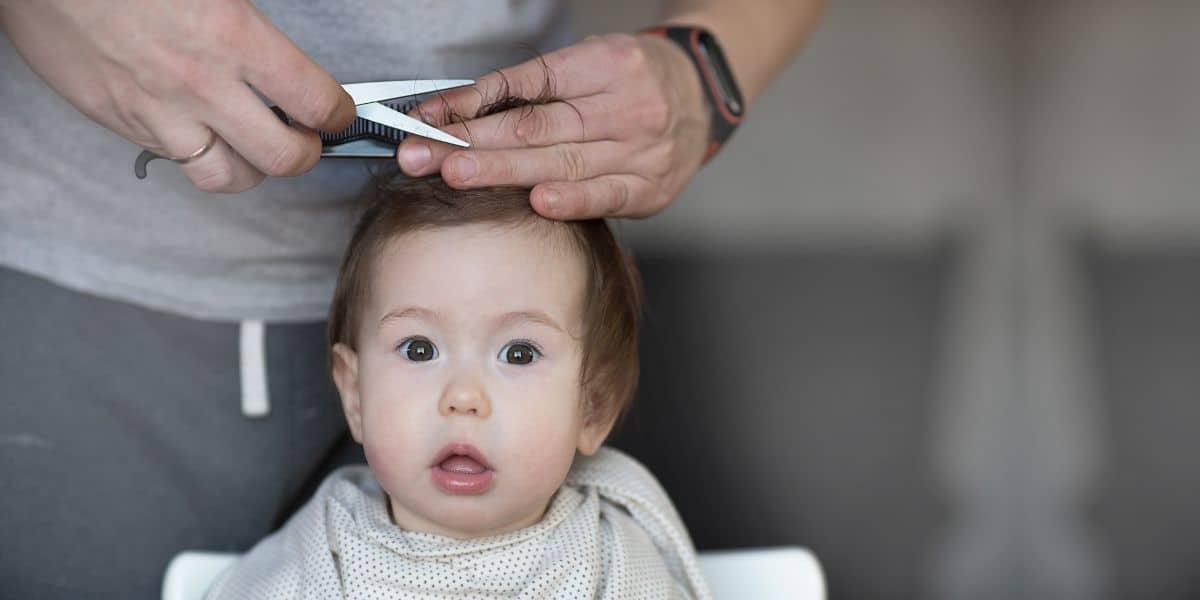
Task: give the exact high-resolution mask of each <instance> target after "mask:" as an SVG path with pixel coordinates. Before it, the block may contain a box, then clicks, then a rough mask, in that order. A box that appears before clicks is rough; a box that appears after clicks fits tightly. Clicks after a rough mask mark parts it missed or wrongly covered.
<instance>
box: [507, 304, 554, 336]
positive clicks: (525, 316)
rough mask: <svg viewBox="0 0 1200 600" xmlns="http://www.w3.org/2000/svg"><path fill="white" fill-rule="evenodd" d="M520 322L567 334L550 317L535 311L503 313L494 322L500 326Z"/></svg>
mask: <svg viewBox="0 0 1200 600" xmlns="http://www.w3.org/2000/svg"><path fill="white" fill-rule="evenodd" d="M521 321H529V322H532V323H540V324H542V325H545V326H547V327H550V328H553V329H557V330H559V331H560V332H562V333H566V332H567V330H566V329H564V328H563V326H562V325H559V324H558V321H555V320H554V319H553V318H552V317H551V316H550V315H548V314H546V313H545V312H542V311H540V310H537V309H530V310H514V311H512V312H509V313H504V314H503V315H500V317H499V318H498V319H496V322H497V323H498V324H500V325H510V324H512V323H519V322H521Z"/></svg>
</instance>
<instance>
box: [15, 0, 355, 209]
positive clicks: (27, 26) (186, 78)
mask: <svg viewBox="0 0 1200 600" xmlns="http://www.w3.org/2000/svg"><path fill="white" fill-rule="evenodd" d="M0 25H2V26H3V27H4V29H5V31H6V32H7V34H8V37H9V39H10V40H11V41H12V43H13V45H14V46H15V47H16V49H17V51H18V52H20V54H21V56H22V57H23V58H24V59H25V61H26V62H27V63H28V64H29V65H30V67H31V68H32V69H33V70H34V71H35V72H36V73H37V74H38V75H39V76H41V77H42V79H44V80H45V81H46V82H47V83H48V84H49V85H50V86H51V87H53V88H54V90H55V91H56V92H58V93H59V95H61V96H63V97H64V98H65V99H66V100H67V101H68V102H70V103H71V104H73V105H74V106H75V107H76V108H78V109H79V110H80V111H81V112H83V113H84V114H86V115H87V116H88V117H91V118H92V119H93V120H95V121H97V122H99V123H100V124H101V125H104V126H105V127H107V128H109V129H111V130H113V131H114V132H116V133H117V134H119V135H121V136H122V137H125V138H127V139H129V140H130V141H132V142H133V143H135V144H137V145H139V146H142V147H144V148H147V149H149V150H152V151H154V152H156V153H158V154H162V155H166V156H187V155H189V154H190V153H192V152H194V151H195V150H197V149H198V148H201V147H202V146H204V144H205V142H207V141H208V139H209V137H210V135H211V133H210V130H211V131H212V132H215V133H216V135H217V136H218V138H219V140H218V142H217V143H216V145H215V146H214V147H213V148H212V149H211V150H209V151H208V152H206V153H205V154H204V155H203V156H202V157H200V158H198V159H196V160H195V161H192V162H189V163H188V164H185V165H181V168H182V169H183V171H184V173H185V174H186V175H187V177H188V179H189V180H191V182H192V183H193V184H194V185H195V186H196V187H197V188H199V189H202V190H206V191H213V192H237V191H242V190H245V189H248V188H251V187H253V186H255V185H257V184H258V183H259V182H260V181H262V180H263V177H264V176H265V175H296V174H299V173H302V172H304V171H307V170H308V169H310V168H312V166H313V165H314V164H316V161H317V160H318V159H319V158H320V154H321V143H320V140H319V139H318V137H317V135H316V134H315V133H314V132H312V131H311V130H307V129H306V127H307V128H314V129H323V130H333V131H336V130H340V129H344V128H345V127H347V126H349V124H350V122H351V121H352V120H353V118H354V106H353V101H352V100H351V99H350V97H349V96H348V95H347V94H346V93H345V92H344V91H342V89H341V87H340V86H338V84H337V82H336V81H334V79H333V78H332V77H331V76H330V75H329V74H328V73H327V72H325V71H324V70H323V69H321V67H319V66H318V65H317V64H316V63H314V62H313V61H312V60H311V59H309V58H308V57H307V56H305V55H304V53H302V52H301V51H300V50H299V49H298V48H296V46H295V45H293V44H292V42H291V41H290V40H288V39H287V37H286V36H284V35H283V34H282V33H281V32H280V31H279V30H278V29H276V28H275V27H274V26H273V25H272V24H271V23H270V22H268V21H267V19H266V17H264V16H263V15H262V13H260V12H259V11H258V10H257V9H255V8H254V6H253V5H252V4H251V3H250V2H249V1H248V0H205V1H204V2H195V1H194V0H149V1H148V0H142V1H132V0H127V1H117V0H110V1H107V2H97V1H85V0H0ZM247 84H249V85H247ZM250 86H254V88H255V89H257V90H258V91H259V92H261V93H262V94H263V95H265V96H267V97H268V98H270V99H271V100H272V101H274V102H275V103H277V104H278V105H279V106H280V107H281V108H283V110H285V111H286V112H287V113H288V114H289V115H291V116H292V118H293V119H295V120H296V121H297V122H298V123H300V124H302V125H304V126H306V127H289V126H287V125H285V124H283V123H282V122H281V121H280V120H279V119H278V118H277V117H275V115H274V114H273V113H272V112H271V111H270V109H269V108H268V107H267V106H266V105H265V104H264V103H263V102H262V100H260V99H259V98H258V97H257V96H256V95H255V93H254V91H253V90H251V88H250ZM130 158H131V159H132V155H131V156H130Z"/></svg>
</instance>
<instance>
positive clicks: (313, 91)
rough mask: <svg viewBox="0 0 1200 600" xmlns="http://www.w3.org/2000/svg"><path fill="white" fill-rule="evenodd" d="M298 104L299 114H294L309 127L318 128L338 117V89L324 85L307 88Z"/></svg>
mask: <svg viewBox="0 0 1200 600" xmlns="http://www.w3.org/2000/svg"><path fill="white" fill-rule="evenodd" d="M297 106H298V107H299V111H298V112H299V114H295V115H292V116H293V117H295V118H296V119H297V120H299V121H300V122H301V123H304V124H305V125H307V126H309V127H313V128H317V127H320V126H322V125H325V124H327V123H331V122H333V121H334V119H335V118H336V117H337V111H338V96H337V95H336V90H329V89H326V88H324V87H312V88H305V91H304V95H303V96H301V98H300V101H299V103H298V104H297Z"/></svg>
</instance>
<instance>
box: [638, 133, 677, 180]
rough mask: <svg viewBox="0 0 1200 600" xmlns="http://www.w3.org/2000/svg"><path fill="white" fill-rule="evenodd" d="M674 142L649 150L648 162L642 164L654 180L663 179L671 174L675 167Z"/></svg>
mask: <svg viewBox="0 0 1200 600" xmlns="http://www.w3.org/2000/svg"><path fill="white" fill-rule="evenodd" d="M675 152H676V144H675V142H674V141H673V140H672V141H668V142H666V143H663V144H659V145H657V146H655V147H654V148H652V149H651V150H650V155H649V157H648V160H647V161H646V162H645V163H643V164H645V165H646V167H647V171H648V172H649V174H650V175H651V176H652V177H654V178H655V179H663V178H665V177H667V176H668V175H670V174H671V172H672V171H673V170H674V165H675Z"/></svg>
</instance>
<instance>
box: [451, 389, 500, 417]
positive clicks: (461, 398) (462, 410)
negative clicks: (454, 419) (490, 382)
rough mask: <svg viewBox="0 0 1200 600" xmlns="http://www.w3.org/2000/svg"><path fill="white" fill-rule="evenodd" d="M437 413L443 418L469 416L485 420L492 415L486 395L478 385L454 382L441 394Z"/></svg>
mask: <svg viewBox="0 0 1200 600" xmlns="http://www.w3.org/2000/svg"><path fill="white" fill-rule="evenodd" d="M438 412H439V413H441V415H442V416H444V417H448V416H450V415H461V416H467V415H470V416H476V417H481V418H487V417H488V416H490V415H491V414H492V406H491V402H490V401H489V400H488V397H487V393H485V392H484V390H483V388H482V387H481V386H479V385H478V384H475V383H471V382H454V383H452V384H450V385H449V386H448V387H447V388H446V391H445V393H443V394H442V399H441V401H440V402H438Z"/></svg>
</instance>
